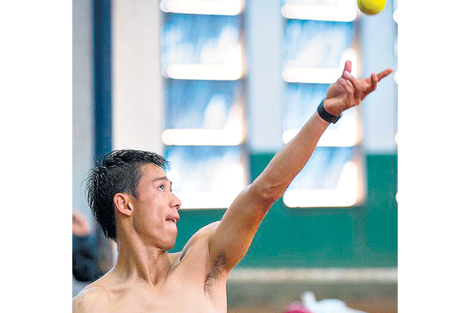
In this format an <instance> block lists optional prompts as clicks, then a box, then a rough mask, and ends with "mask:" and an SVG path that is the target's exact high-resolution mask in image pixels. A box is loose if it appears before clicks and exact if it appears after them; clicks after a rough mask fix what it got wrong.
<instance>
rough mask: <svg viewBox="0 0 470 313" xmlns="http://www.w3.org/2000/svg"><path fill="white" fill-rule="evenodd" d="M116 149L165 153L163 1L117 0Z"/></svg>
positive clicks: (114, 119) (115, 35) (114, 45)
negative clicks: (162, 57) (162, 73)
mask: <svg viewBox="0 0 470 313" xmlns="http://www.w3.org/2000/svg"><path fill="white" fill-rule="evenodd" d="M112 10H113V15H112V19H113V28H112V32H113V37H112V42H113V50H112V58H113V149H140V150H148V151H153V152H157V153H160V154H161V153H162V152H163V145H162V142H161V136H160V134H161V132H162V130H163V129H162V127H163V118H162V113H163V93H162V78H161V74H160V57H159V55H160V42H159V41H160V15H161V12H160V10H159V1H154V0H139V1H128V0H116V1H113V8H112Z"/></svg>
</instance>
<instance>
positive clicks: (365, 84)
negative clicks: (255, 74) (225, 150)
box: [73, 61, 392, 313]
mask: <svg viewBox="0 0 470 313" xmlns="http://www.w3.org/2000/svg"><path fill="white" fill-rule="evenodd" d="M350 72H351V62H349V61H348V62H346V65H345V68H344V71H343V74H342V76H341V77H340V78H339V79H338V81H337V82H336V83H334V84H332V85H331V86H330V88H329V89H328V92H327V96H326V100H325V102H324V107H325V110H327V111H328V112H329V113H330V114H334V115H337V116H339V115H340V114H341V112H343V111H344V110H347V109H348V108H350V107H353V106H356V105H359V103H360V102H361V100H362V99H364V97H365V96H367V95H368V94H369V93H370V92H372V91H373V90H375V88H376V86H377V83H378V81H380V80H381V79H382V78H384V77H386V76H387V75H389V74H390V73H391V72H392V69H388V70H385V71H383V72H381V73H379V74H377V75H376V74H372V75H371V76H370V77H369V78H365V79H356V78H354V77H353V76H352V75H351V74H350ZM328 125H329V123H328V122H326V121H324V120H323V119H322V118H321V117H319V116H318V114H317V113H315V114H314V115H313V116H312V117H311V118H310V120H309V121H308V122H307V123H306V124H305V125H304V127H303V128H302V129H301V130H300V131H299V133H298V134H297V136H296V137H295V138H294V139H293V140H292V141H291V142H289V143H288V144H287V145H286V146H285V147H284V148H283V149H282V150H281V151H280V152H279V153H277V154H276V156H275V157H274V158H273V159H272V160H271V162H270V163H269V164H268V166H267V167H266V169H265V170H264V171H263V173H262V174H261V175H260V176H259V177H258V178H256V180H255V181H254V182H253V183H252V184H251V185H249V186H248V187H246V188H245V189H244V190H243V191H242V192H241V193H240V194H239V195H238V196H237V198H236V199H235V200H234V202H233V203H232V205H231V206H230V207H229V208H228V210H227V211H226V212H225V214H224V216H223V218H222V220H221V221H220V222H216V223H212V224H210V225H207V226H205V227H203V228H201V229H200V230H199V231H198V232H196V233H195V234H194V235H193V236H192V237H191V239H190V240H189V241H188V242H187V244H186V246H185V247H184V248H183V250H182V251H181V252H179V253H168V250H170V249H171V248H172V247H173V246H174V244H175V241H176V235H177V227H176V223H175V221H177V220H178V219H179V213H178V210H179V208H180V206H181V202H180V200H179V199H178V198H177V197H176V196H175V195H174V194H173V192H172V191H171V182H170V181H169V180H168V178H167V177H166V175H165V172H164V171H163V170H162V169H161V168H159V167H157V166H155V165H153V164H145V165H143V166H141V171H142V173H143V175H142V177H141V180H140V182H139V184H138V188H137V190H138V197H137V198H136V197H134V196H132V195H130V194H127V193H117V194H116V195H115V196H114V199H113V202H114V206H115V209H116V211H115V212H116V225H117V228H116V230H117V246H118V260H117V262H116V265H115V266H114V267H113V268H112V269H111V270H110V271H109V272H108V273H107V274H106V275H104V276H103V277H101V278H100V279H98V280H97V281H95V282H93V283H92V284H90V285H88V286H87V287H86V288H85V289H84V290H83V291H82V292H81V293H80V294H78V295H77V296H76V297H75V298H74V299H73V312H75V313H106V312H110V313H111V312H113V313H120V312H132V313H138V312H142V313H147V312H148V313H168V312H171V313H225V312H227V297H226V282H227V277H228V274H229V272H230V270H231V269H232V268H233V267H234V266H235V265H236V264H237V263H238V262H239V261H240V260H241V259H242V258H243V256H244V255H245V254H246V252H247V250H248V248H249V246H250V244H251V242H252V240H253V237H254V235H255V233H256V231H257V230H258V227H259V225H260V224H261V221H262V220H263V218H264V216H265V215H266V213H267V212H268V211H269V209H270V207H271V206H272V204H273V203H274V202H275V201H276V200H277V199H279V198H280V197H281V196H282V194H283V193H284V192H285V190H286V189H287V187H288V186H289V184H290V183H291V182H292V180H293V179H294V177H295V176H296V175H297V174H298V173H299V172H300V170H301V169H302V168H303V167H304V166H305V164H306V163H307V161H308V159H309V158H310V156H311V155H312V153H313V151H314V149H315V147H316V145H317V142H318V140H319V139H320V137H321V135H322V134H323V132H324V131H325V130H326V128H327V127H328Z"/></svg>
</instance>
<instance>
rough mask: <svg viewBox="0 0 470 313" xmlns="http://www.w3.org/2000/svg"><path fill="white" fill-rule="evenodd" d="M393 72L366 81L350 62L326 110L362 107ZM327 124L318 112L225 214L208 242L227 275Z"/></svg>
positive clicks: (331, 89)
mask: <svg viewBox="0 0 470 313" xmlns="http://www.w3.org/2000/svg"><path fill="white" fill-rule="evenodd" d="M392 71H393V70H392V69H387V70H385V71H383V72H381V73H379V74H378V75H376V74H372V75H371V76H370V77H368V78H366V79H356V78H354V77H353V76H352V75H351V62H350V61H347V62H346V64H345V67H344V70H343V74H342V75H341V77H340V78H339V79H338V80H337V81H336V82H335V83H334V84H332V85H331V86H330V87H329V88H328V92H327V96H326V99H325V101H324V108H325V110H326V111H327V112H328V113H330V114H332V115H335V116H340V115H341V113H342V112H343V111H345V110H347V109H349V108H351V107H353V106H356V105H359V104H360V102H361V100H362V99H364V97H366V96H367V95H368V94H369V93H371V92H372V91H373V90H375V88H376V86H377V83H378V82H379V81H380V80H381V79H382V78H384V77H386V76H387V75H389V74H390V73H391V72H392ZM328 125H329V122H326V121H325V120H324V119H322V118H321V117H320V116H319V115H318V113H315V114H314V115H313V116H312V117H311V118H310V119H309V121H308V122H307V123H306V124H305V125H304V126H303V127H302V129H301V130H300V131H299V133H298V134H297V136H295V138H294V139H292V140H291V141H290V142H289V143H288V144H287V145H286V146H285V147H284V148H283V149H282V150H281V151H279V152H278V153H277V154H276V155H275V157H274V158H273V159H272V160H271V162H270V163H269V164H268V166H267V167H266V168H265V170H264V171H263V172H262V173H261V175H260V176H259V177H258V178H256V180H255V181H254V182H253V183H252V184H251V185H249V186H248V187H246V188H245V189H244V190H243V191H242V192H241V193H240V194H239V195H238V197H237V198H236V199H235V201H234V202H233V203H232V205H231V206H230V207H229V209H228V210H227V211H226V212H225V214H224V216H223V218H222V221H221V222H220V224H219V225H218V226H217V228H216V229H215V231H214V232H213V234H212V235H211V237H210V239H209V251H210V257H211V259H212V260H213V262H214V264H217V265H219V266H220V267H222V269H223V270H224V272H225V273H228V272H229V270H230V269H231V268H233V267H234V266H235V265H236V264H237V263H238V262H239V261H240V260H241V259H242V258H243V256H244V255H245V253H246V252H247V250H248V248H249V246H250V244H251V242H252V240H253V237H254V235H255V233H256V231H257V230H258V227H259V225H260V224H261V221H262V220H263V218H264V216H265V215H266V213H267V212H268V210H269V209H270V208H271V206H272V205H273V203H274V202H275V201H276V200H278V199H279V198H280V197H281V196H282V195H283V194H284V192H285V191H286V189H287V187H288V186H289V185H290V183H291V182H292V180H293V179H294V177H295V176H296V175H297V174H298V173H299V172H300V171H301V170H302V168H303V167H304V166H305V164H306V163H307V161H308V160H309V158H310V156H311V155H312V153H313V151H314V149H315V147H316V145H317V143H318V140H319V139H320V137H321V136H322V134H323V132H324V131H325V130H326V128H327V127H328Z"/></svg>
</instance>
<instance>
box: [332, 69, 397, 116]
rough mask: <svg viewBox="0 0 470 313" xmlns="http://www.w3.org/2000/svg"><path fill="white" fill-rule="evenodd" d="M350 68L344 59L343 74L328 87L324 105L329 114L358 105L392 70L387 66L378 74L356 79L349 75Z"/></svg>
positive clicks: (338, 113) (338, 112)
mask: <svg viewBox="0 0 470 313" xmlns="http://www.w3.org/2000/svg"><path fill="white" fill-rule="evenodd" d="M351 69H352V64H351V61H346V64H345V65H344V70H343V74H342V75H341V77H340V78H339V79H338V80H337V81H336V82H335V83H334V84H332V85H331V86H330V87H329V88H328V91H327V93H326V99H325V102H324V107H325V110H326V111H327V112H328V113H330V114H333V115H335V116H340V115H341V113H342V112H343V111H345V110H347V109H349V108H351V107H353V106H356V105H359V103H361V101H362V100H363V99H364V98H365V97H366V96H367V95H368V94H370V93H371V92H372V91H374V90H375V89H376V88H377V83H378V82H379V81H381V80H382V79H383V78H384V77H386V76H388V75H389V74H390V73H392V72H393V69H391V68H389V69H386V70H385V71H382V72H380V73H379V74H375V73H372V75H371V76H370V77H368V78H364V79H357V78H355V77H354V76H352V75H351Z"/></svg>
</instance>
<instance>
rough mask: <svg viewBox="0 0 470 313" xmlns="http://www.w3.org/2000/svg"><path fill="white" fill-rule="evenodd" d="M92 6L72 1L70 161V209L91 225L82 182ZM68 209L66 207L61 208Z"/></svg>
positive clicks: (89, 140)
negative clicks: (71, 176)
mask: <svg viewBox="0 0 470 313" xmlns="http://www.w3.org/2000/svg"><path fill="white" fill-rule="evenodd" d="M92 13H93V6H92V2H91V0H74V1H73V20H72V22H73V33H72V36H73V61H72V71H73V92H72V100H73V117H72V118H73V122H72V128H73V137H72V139H73V142H72V143H73V160H72V164H73V165H72V171H73V178H72V179H73V181H72V189H73V192H72V205H73V208H74V209H78V210H80V211H82V212H83V213H84V214H86V215H87V216H88V218H89V221H90V225H91V226H92V227H93V225H94V223H93V222H92V221H93V218H92V214H91V211H90V209H89V208H88V204H87V203H86V198H85V186H86V184H85V182H84V179H85V178H86V175H87V174H88V171H89V170H90V169H91V168H92V166H93V155H94V130H93V128H94V126H93V116H94V114H93V103H94V100H93V90H94V88H93V14H92ZM64 205H67V204H64Z"/></svg>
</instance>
